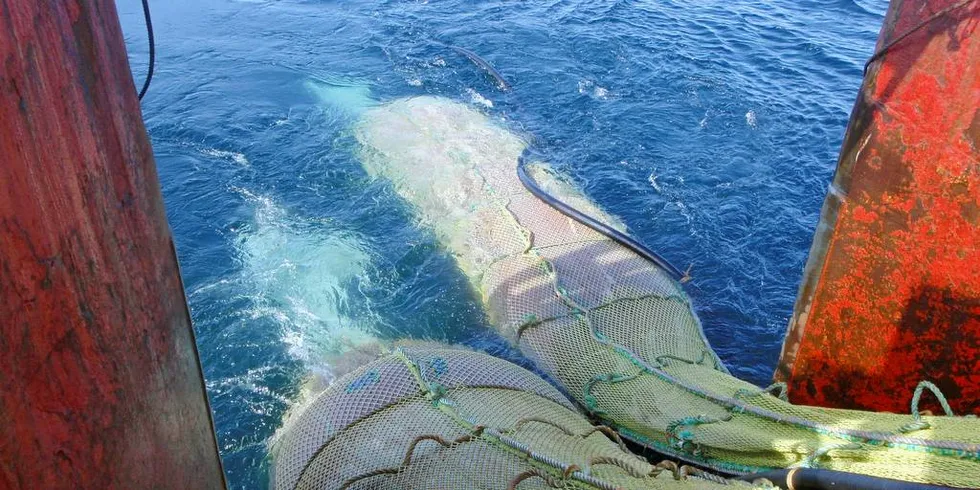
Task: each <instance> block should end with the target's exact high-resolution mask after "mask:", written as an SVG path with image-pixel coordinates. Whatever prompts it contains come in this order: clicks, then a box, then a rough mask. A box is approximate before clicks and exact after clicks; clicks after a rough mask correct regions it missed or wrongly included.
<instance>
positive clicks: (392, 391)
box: [273, 347, 729, 490]
mask: <svg viewBox="0 0 980 490" xmlns="http://www.w3.org/2000/svg"><path fill="white" fill-rule="evenodd" d="M273 456H274V474H273V487H274V488H275V489H277V490H284V489H290V490H291V489H318V490H319V489H333V488H336V489H341V488H345V489H381V490H383V489H407V488H412V489H415V488H418V489H422V488H425V489H446V490H455V489H463V488H467V489H469V488H473V489H500V490H504V489H514V490H525V489H532V488H581V489H617V488H622V489H668V488H677V489H706V490H710V489H712V488H717V487H720V486H722V484H727V483H729V482H726V481H725V480H723V479H721V478H720V477H717V476H714V475H711V474H708V473H705V472H702V471H698V470H695V469H692V468H687V467H682V468H678V467H677V466H676V465H674V464H672V463H663V464H660V465H656V466H655V465H651V464H649V463H648V462H647V461H646V460H644V459H642V458H639V457H638V456H635V455H633V454H631V453H630V452H629V451H628V450H627V449H626V448H625V447H624V446H623V443H622V440H620V439H619V436H617V435H616V433H615V432H613V431H612V430H610V429H609V428H608V427H594V426H592V425H591V424H590V423H589V422H588V421H587V420H586V419H585V418H584V417H583V416H581V415H580V414H579V413H578V412H577V411H576V410H575V408H574V407H573V406H572V405H571V404H570V403H569V402H568V400H567V399H566V398H565V397H564V396H563V395H562V394H561V393H559V392H558V391H557V390H556V389H555V388H554V387H552V386H551V385H549V384H547V383H546V382H544V381H543V380H541V379H540V378H538V377H537V376H535V375H534V374H533V373H531V372H528V371H526V370H524V369H523V368H520V367H518V366H516V365H514V364H511V363H509V362H507V361H503V360H501V359H497V358H494V357H491V356H488V355H486V354H482V353H478V352H472V351H467V350H459V349H446V348H432V347H422V348H417V347H401V348H399V349H398V350H396V351H395V352H394V353H392V354H389V355H385V356H383V357H381V358H379V359H377V360H375V361H373V362H371V363H368V364H367V365H365V366H363V367H361V368H359V369H356V370H355V371H353V372H351V373H349V374H348V375H346V376H344V377H343V378H341V379H340V380H338V381H337V382H335V383H334V384H333V385H332V386H331V387H329V388H328V389H327V390H326V391H325V392H323V393H322V394H321V395H320V396H319V397H317V398H316V399H315V400H314V401H313V402H312V403H310V404H309V405H308V406H306V407H305V409H303V410H302V412H301V413H300V414H299V415H297V416H295V417H294V418H293V419H291V421H290V422H289V423H288V424H287V426H286V428H285V429H284V433H283V435H282V438H281V439H280V440H279V441H278V442H277V443H276V445H275V447H274V451H273Z"/></svg>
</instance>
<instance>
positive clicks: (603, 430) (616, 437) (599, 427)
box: [581, 425, 632, 454]
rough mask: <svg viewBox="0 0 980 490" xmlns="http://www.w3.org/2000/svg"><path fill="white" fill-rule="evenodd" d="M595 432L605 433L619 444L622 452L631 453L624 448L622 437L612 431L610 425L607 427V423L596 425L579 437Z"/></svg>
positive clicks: (585, 436) (583, 437)
mask: <svg viewBox="0 0 980 490" xmlns="http://www.w3.org/2000/svg"><path fill="white" fill-rule="evenodd" d="M596 432H601V433H603V434H605V435H606V437H608V438H610V439H612V441H613V442H615V443H616V444H617V445H618V446H619V449H620V450H621V451H623V452H624V453H626V454H632V453H631V452H630V450H629V449H627V448H626V443H625V442H623V438H622V437H620V436H619V434H618V433H616V431H614V430H613V429H612V427H609V426H608V425H597V426H595V427H593V428H592V430H590V431H588V432H586V433H585V434H582V436H581V437H582V439H585V438H587V437H589V436H591V435H592V434H595V433H596Z"/></svg>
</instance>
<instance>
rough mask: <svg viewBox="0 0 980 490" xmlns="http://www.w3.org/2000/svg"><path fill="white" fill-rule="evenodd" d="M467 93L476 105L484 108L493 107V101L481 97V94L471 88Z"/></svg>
mask: <svg viewBox="0 0 980 490" xmlns="http://www.w3.org/2000/svg"><path fill="white" fill-rule="evenodd" d="M466 93H468V94H470V102H472V103H474V104H480V105H482V106H483V107H490V108H492V107H493V101H491V100H490V99H487V98H486V97H484V96H482V95H480V93H479V92H477V91H476V90H473V89H471V88H468V89H466Z"/></svg>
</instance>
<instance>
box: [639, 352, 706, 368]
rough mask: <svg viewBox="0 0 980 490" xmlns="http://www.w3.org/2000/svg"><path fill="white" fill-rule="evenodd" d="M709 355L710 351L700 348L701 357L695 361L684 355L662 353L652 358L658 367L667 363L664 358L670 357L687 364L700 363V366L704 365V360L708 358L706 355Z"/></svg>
mask: <svg viewBox="0 0 980 490" xmlns="http://www.w3.org/2000/svg"><path fill="white" fill-rule="evenodd" d="M710 355H711V353H710V352H708V351H707V350H702V351H701V357H700V358H698V360H697V361H694V360H691V359H688V358H686V357H681V356H675V355H673V354H662V355H659V356H657V357H655V358H654V359H653V360H654V362H656V363H657V366H658V367H667V363H666V362H664V359H671V360H675V361H681V362H683V363H687V364H692V365H693V364H697V365H700V366H704V365H705V364H704V361H706V360H708V356H710Z"/></svg>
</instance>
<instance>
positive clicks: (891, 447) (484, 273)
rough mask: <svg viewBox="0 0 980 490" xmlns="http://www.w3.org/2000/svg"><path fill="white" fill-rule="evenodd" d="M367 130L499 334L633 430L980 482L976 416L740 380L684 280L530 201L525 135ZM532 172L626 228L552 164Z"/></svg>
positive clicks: (817, 461)
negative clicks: (895, 408)
mask: <svg viewBox="0 0 980 490" xmlns="http://www.w3.org/2000/svg"><path fill="white" fill-rule="evenodd" d="M356 136H357V138H358V140H359V142H360V143H361V151H362V155H361V158H362V161H363V162H364V165H365V168H366V169H367V170H368V171H369V172H370V173H372V174H374V175H377V176H381V177H383V178H386V179H389V180H390V181H391V182H392V183H393V185H394V187H395V189H396V190H397V192H398V193H399V194H400V195H401V196H403V197H404V198H405V199H406V200H407V201H408V202H409V203H411V204H412V205H413V206H414V207H415V208H416V210H417V212H418V216H419V218H420V220H421V221H422V224H423V225H424V226H427V227H430V228H431V229H432V230H433V231H434V232H435V234H436V235H437V237H438V238H439V239H440V241H441V243H443V244H444V245H445V246H446V247H447V249H448V250H449V251H450V252H451V253H452V254H454V256H455V257H456V259H457V262H458V264H459V266H460V268H461V269H462V270H463V271H464V272H465V273H466V274H467V275H468V276H469V277H470V279H471V281H472V283H473V285H474V287H476V288H477V289H478V290H479V291H480V293H481V294H482V296H483V300H484V303H485V305H486V308H487V311H488V314H489V317H490V320H491V322H492V323H493V324H494V325H495V327H496V328H497V329H499V330H500V331H501V332H503V333H505V334H506V335H509V336H510V338H511V339H512V340H513V342H514V343H515V344H517V345H518V346H519V347H520V349H521V350H522V352H524V353H525V354H526V355H527V356H528V357H529V358H531V359H533V360H534V361H535V362H537V363H538V365H539V366H540V367H541V368H542V369H544V370H545V371H546V372H548V373H549V374H551V375H552V376H553V377H554V378H555V379H556V380H558V382H559V383H560V384H561V385H562V386H563V387H564V388H565V389H566V390H567V391H568V392H569V393H570V394H572V395H573V396H574V397H575V399H576V401H577V402H578V403H580V404H581V405H582V406H584V407H586V408H587V409H588V410H589V411H590V412H591V413H592V414H593V415H595V416H597V417H599V418H600V419H601V420H602V421H603V422H604V423H607V424H609V425H611V426H614V427H616V429H617V430H619V431H620V433H621V434H623V435H624V436H626V437H628V438H630V439H633V440H635V441H637V442H639V443H641V444H644V445H646V446H648V447H651V448H653V449H656V450H658V451H660V452H663V453H666V454H669V455H671V456H673V457H676V458H680V459H683V460H686V461H692V462H697V463H699V464H702V465H706V466H708V467H712V468H716V469H718V470H723V471H728V472H735V473H743V472H756V471H764V470H768V469H773V468H784V467H789V466H804V467H822V468H828V469H835V470H842V471H850V472H856V473H863V474H867V475H873V476H881V477H889V478H897V479H903V480H910V481H915V482H923V483H935V484H945V485H952V486H961V487H970V486H978V485H980V421H978V420H976V419H971V418H965V417H923V422H924V423H923V422H920V423H919V424H918V425H917V426H916V427H915V428H916V429H917V430H912V431H909V429H910V424H909V423H910V422H911V421H912V417H911V416H909V415H899V414H882V413H869V412H860V411H851V410H835V409H823V408H814V407H804V406H794V405H791V404H789V403H787V402H786V401H784V400H783V399H782V398H781V397H779V396H776V395H774V394H773V393H770V392H768V391H764V390H760V389H759V388H758V387H755V386H753V385H751V384H748V383H745V382H742V381H740V380H738V379H736V378H734V377H733V376H731V375H729V374H728V372H727V370H726V369H725V367H724V366H723V365H722V363H721V362H720V361H719V359H718V358H717V356H716V355H715V353H714V351H713V350H712V349H711V347H710V346H709V345H708V342H707V341H706V339H705V337H704V335H703V332H702V329H701V325H700V323H699V320H698V318H697V316H696V314H695V313H694V311H693V309H692V306H691V303H690V300H689V298H688V297H687V295H686V294H685V293H684V291H683V289H682V288H681V286H680V285H679V284H678V283H677V282H676V281H674V280H673V279H672V278H671V277H669V276H668V275H667V273H666V272H665V271H664V270H662V269H660V268H658V267H656V266H655V265H653V264H651V263H649V262H647V261H645V260H643V259H641V258H640V257H638V256H637V255H636V254H634V253H633V252H632V251H630V250H628V249H626V248H625V247H622V246H620V245H619V244H617V243H615V242H613V241H611V240H609V239H607V238H606V237H604V236H602V235H599V234H598V233H596V232H594V231H593V230H591V229H589V228H587V227H585V226H583V225H581V224H579V223H577V222H575V221H573V220H571V219H570V218H568V217H566V216H564V215H562V214H560V213H559V212H558V211H556V210H554V209H553V208H551V207H550V206H548V205H546V204H545V203H543V202H541V201H539V200H538V199H536V198H535V197H533V196H532V195H531V194H530V193H529V192H527V191H526V190H525V189H524V187H523V185H522V184H521V182H520V181H519V179H518V176H517V175H516V172H515V167H516V165H517V162H518V157H519V156H520V154H521V153H522V151H523V150H524V148H525V144H524V142H523V141H522V140H521V139H520V138H518V137H517V136H516V135H514V134H513V133H510V132H508V131H507V130H506V129H503V128H502V127H500V126H498V125H496V124H494V123H493V122H492V121H490V120H489V118H487V117H486V116H484V115H483V114H481V113H479V112H477V111H475V110H472V109H470V108H468V107H466V106H465V105H462V104H458V103H454V102H451V101H448V100H445V99H439V98H434V97H419V98H412V99H401V100H396V101H393V102H391V103H388V104H386V105H384V106H380V107H378V108H375V109H372V110H370V111H368V112H367V113H366V114H365V116H364V118H363V120H362V122H361V124H360V125H359V126H358V127H357V130H356ZM527 170H528V174H529V175H530V176H531V178H532V179H533V180H535V181H536V182H537V183H538V185H539V186H541V187H542V188H544V189H545V190H546V191H548V192H549V193H550V194H552V195H554V196H556V197H557V198H559V199H560V200H562V201H564V202H565V203H567V204H570V205H572V206H573V207H575V208H577V209H579V210H580V211H582V212H584V213H585V214H588V215H590V216H592V217H593V218H596V219H598V220H599V221H602V222H604V223H606V224H608V225H610V226H612V227H614V228H617V229H619V230H621V231H622V230H624V227H623V225H622V224H621V223H619V222H618V221H617V220H616V219H614V218H613V217H611V216H609V215H608V214H607V213H605V212H603V211H602V210H601V209H599V208H598V206H596V205H595V204H594V203H592V202H591V201H589V200H588V199H587V198H586V197H585V196H584V195H583V194H582V193H581V192H579V191H577V190H576V189H575V188H574V186H572V185H570V184H569V183H568V182H566V181H565V180H563V179H562V178H561V177H560V176H558V175H556V174H555V173H554V172H552V171H551V170H549V169H548V167H547V166H546V165H543V164H530V165H529V166H528V167H527ZM896 396H902V395H900V394H896ZM905 396H908V395H905ZM925 425H927V426H928V427H925Z"/></svg>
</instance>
